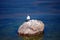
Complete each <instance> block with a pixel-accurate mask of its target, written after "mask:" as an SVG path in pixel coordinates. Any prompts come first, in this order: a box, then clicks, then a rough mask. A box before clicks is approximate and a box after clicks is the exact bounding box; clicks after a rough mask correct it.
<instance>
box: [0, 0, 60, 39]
mask: <svg viewBox="0 0 60 40" xmlns="http://www.w3.org/2000/svg"><path fill="white" fill-rule="evenodd" d="M27 15H30V16H31V19H37V20H41V21H43V22H44V24H45V26H44V27H45V28H44V38H43V40H60V1H59V0H0V40H22V38H21V37H19V36H18V34H17V31H18V28H19V26H20V25H21V24H22V23H24V22H25V20H26V16H27Z"/></svg>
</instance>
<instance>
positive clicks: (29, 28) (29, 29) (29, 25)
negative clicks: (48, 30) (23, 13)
mask: <svg viewBox="0 0 60 40" xmlns="http://www.w3.org/2000/svg"><path fill="white" fill-rule="evenodd" d="M43 31H44V23H43V22H42V21H39V20H29V21H27V22H24V23H23V24H22V25H21V26H20V27H19V29H18V34H19V35H20V36H37V35H40V34H43Z"/></svg>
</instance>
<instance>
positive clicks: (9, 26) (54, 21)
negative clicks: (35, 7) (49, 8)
mask: <svg viewBox="0 0 60 40" xmlns="http://www.w3.org/2000/svg"><path fill="white" fill-rule="evenodd" d="M31 18H34V19H38V20H41V21H43V22H44V24H45V29H44V40H60V38H59V37H60V15H34V17H32V15H31ZM24 21H25V20H24V19H23V17H21V18H6V19H0V40H22V38H21V37H19V36H18V35H17V30H18V28H19V26H20V25H21V24H22V23H23V22H24Z"/></svg>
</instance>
